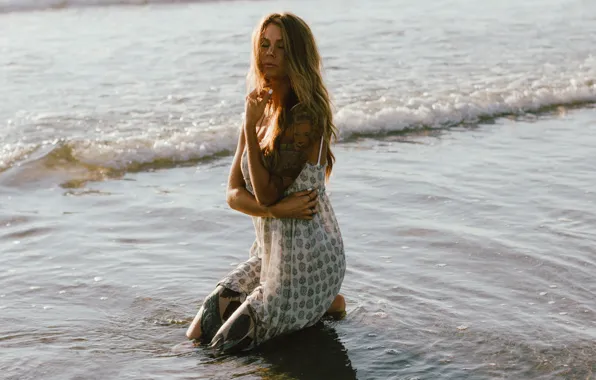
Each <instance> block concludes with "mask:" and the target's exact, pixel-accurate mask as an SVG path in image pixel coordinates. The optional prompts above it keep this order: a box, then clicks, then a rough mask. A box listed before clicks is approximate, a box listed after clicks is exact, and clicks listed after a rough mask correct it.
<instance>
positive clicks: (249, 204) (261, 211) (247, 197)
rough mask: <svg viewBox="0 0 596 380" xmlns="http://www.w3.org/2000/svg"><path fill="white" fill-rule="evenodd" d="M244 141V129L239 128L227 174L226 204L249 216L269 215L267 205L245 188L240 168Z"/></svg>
mask: <svg viewBox="0 0 596 380" xmlns="http://www.w3.org/2000/svg"><path fill="white" fill-rule="evenodd" d="M244 142H245V138H244V130H241V131H240V135H239V136H238V144H237V146H236V154H234V160H233V161H232V167H231V168H230V174H229V176H228V190H227V194H226V200H227V202H228V205H229V206H230V207H231V208H232V209H234V210H236V211H240V212H242V213H244V214H248V215H251V216H261V217H270V216H271V211H270V209H269V207H267V206H264V205H262V204H259V202H257V201H256V199H255V197H254V196H253V195H252V194H251V193H250V192H249V191H248V190H246V183H245V182H244V177H243V176H242V169H241V168H240V164H241V161H242V153H243V152H244V145H245V143H244Z"/></svg>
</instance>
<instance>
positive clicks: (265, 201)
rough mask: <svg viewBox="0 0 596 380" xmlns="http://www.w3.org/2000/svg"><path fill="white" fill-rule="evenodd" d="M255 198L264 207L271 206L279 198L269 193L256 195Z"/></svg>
mask: <svg viewBox="0 0 596 380" xmlns="http://www.w3.org/2000/svg"><path fill="white" fill-rule="evenodd" d="M255 198H256V200H257V203H258V204H259V205H260V206H262V207H269V206H272V205H273V204H274V203H275V202H276V201H277V199H276V198H275V197H272V196H268V195H262V196H259V195H255Z"/></svg>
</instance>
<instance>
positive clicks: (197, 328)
mask: <svg viewBox="0 0 596 380" xmlns="http://www.w3.org/2000/svg"><path fill="white" fill-rule="evenodd" d="M201 314H202V312H201V311H199V312H198V313H197V315H196V316H195V319H194V320H193V321H192V323H191V324H190V326H188V329H187V330H186V337H187V338H188V339H199V338H200V337H201V333H202V331H201Z"/></svg>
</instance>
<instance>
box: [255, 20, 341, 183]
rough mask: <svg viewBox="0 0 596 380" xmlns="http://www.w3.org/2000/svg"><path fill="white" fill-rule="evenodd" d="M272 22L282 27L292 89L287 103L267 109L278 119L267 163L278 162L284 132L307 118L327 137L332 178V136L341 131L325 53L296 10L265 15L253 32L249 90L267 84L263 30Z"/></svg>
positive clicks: (268, 138) (267, 143)
mask: <svg viewBox="0 0 596 380" xmlns="http://www.w3.org/2000/svg"><path fill="white" fill-rule="evenodd" d="M270 24H275V25H277V26H278V27H279V28H280V29H281V36H282V38H283V41H284V53H285V57H284V58H285V59H284V60H285V67H286V73H287V75H288V78H289V81H290V87H291V90H290V94H289V95H288V96H287V97H286V100H285V102H284V104H282V105H281V106H279V107H278V108H277V109H273V106H272V105H271V104H270V106H269V107H268V109H267V110H266V112H267V113H268V115H270V116H272V117H273V118H274V120H275V122H274V123H273V125H272V127H271V128H269V130H268V131H267V134H266V135H265V137H264V138H263V140H262V142H261V150H262V152H263V155H264V156H265V162H266V165H267V166H268V168H269V169H271V168H272V167H274V166H275V165H276V164H277V162H278V160H279V146H280V141H281V135H282V133H283V131H284V130H285V129H286V128H288V127H290V126H291V125H292V123H294V122H297V121H299V120H298V119H300V121H302V120H304V119H307V120H308V121H309V122H310V123H311V127H312V129H313V132H314V133H311V136H312V137H316V138H319V139H320V137H321V136H323V138H324V141H325V143H326V146H327V168H326V178H327V179H329V176H330V175H331V170H332V168H333V163H334V162H335V156H334V155H333V153H332V152H331V139H332V138H333V139H334V140H337V134H338V133H337V132H338V131H337V128H336V126H335V125H334V124H333V113H332V110H331V101H330V99H329V92H328V91H327V88H326V87H325V85H324V84H323V78H322V74H321V70H322V63H321V56H320V54H319V50H318V48H317V44H316V41H315V38H314V36H313V34H312V31H311V29H310V27H309V26H308V25H307V24H306V22H304V20H302V19H301V18H300V17H298V16H296V15H294V14H292V13H272V14H270V15H267V16H265V17H264V18H263V19H262V21H261V22H260V23H259V25H258V26H257V27H256V28H255V30H254V32H253V35H252V45H253V46H252V56H251V64H250V70H249V72H248V75H247V85H248V92H250V91H251V90H253V89H257V90H258V91H260V90H262V89H264V88H266V87H267V81H266V79H265V76H264V74H263V73H262V72H261V70H260V69H259V67H260V65H259V57H260V54H259V51H260V44H261V38H262V36H263V33H264V32H265V29H266V28H267V26H269V25H270ZM313 140H314V139H313ZM315 141H320V140H315Z"/></svg>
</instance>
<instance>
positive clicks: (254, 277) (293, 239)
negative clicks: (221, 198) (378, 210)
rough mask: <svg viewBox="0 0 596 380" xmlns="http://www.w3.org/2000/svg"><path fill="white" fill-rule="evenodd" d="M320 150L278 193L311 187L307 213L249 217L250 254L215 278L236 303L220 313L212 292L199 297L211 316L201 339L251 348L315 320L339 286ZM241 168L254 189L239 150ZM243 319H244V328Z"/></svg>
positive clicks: (338, 251)
mask: <svg viewBox="0 0 596 380" xmlns="http://www.w3.org/2000/svg"><path fill="white" fill-rule="evenodd" d="M321 151H322V141H321V148H320V149H319V158H318V161H317V164H316V165H315V164H311V163H309V162H306V164H305V165H304V167H303V169H302V171H301V172H300V174H299V175H298V177H297V178H296V180H295V181H294V183H293V184H292V185H290V187H289V188H288V189H287V190H286V191H285V193H284V196H285V195H289V194H291V193H295V192H298V191H302V190H307V189H317V190H318V205H317V213H316V214H314V217H313V218H312V219H311V220H301V219H275V218H263V217H252V219H253V224H254V228H255V233H256V239H255V241H254V243H253V245H252V247H251V248H250V254H249V259H248V260H247V261H246V262H244V263H242V264H240V265H239V266H238V267H236V268H235V269H234V270H232V271H231V272H230V273H228V275H226V276H225V277H224V278H223V279H222V280H221V281H219V283H218V286H219V287H218V289H220V290H221V291H220V292H219V296H220V297H222V294H223V293H225V292H228V293H229V294H228V297H229V296H230V294H231V295H232V296H233V297H232V298H234V301H235V302H236V304H237V306H238V307H237V309H236V310H235V311H234V312H233V313H232V314H231V315H224V320H221V321H220V318H219V309H218V308H217V306H216V304H219V301H218V299H217V297H216V298H215V299H214V301H212V302H210V303H209V302H208V301H209V299H207V300H206V302H205V303H204V304H203V306H202V308H204V309H205V310H203V315H204V318H205V319H206V320H211V321H212V322H213V323H212V326H211V327H209V326H207V328H203V333H204V334H205V333H209V332H210V334H205V335H206V336H205V338H206V339H210V338H211V337H213V339H212V340H211V346H212V347H216V348H218V349H220V350H222V351H231V350H235V349H250V348H253V347H255V346H257V345H259V344H261V343H263V342H264V341H266V340H269V339H271V338H274V337H276V336H279V335H281V334H285V333H289V332H292V331H296V330H299V329H302V328H305V327H308V326H311V325H313V324H315V323H316V322H317V321H319V320H320V318H321V317H322V316H323V315H324V314H325V312H326V311H327V310H328V308H329V307H330V306H331V303H332V302H333V300H334V299H335V296H336V295H337V294H338V293H339V291H340V287H341V285H342V282H343V278H344V274H345V269H346V262H345V256H344V245H343V240H342V236H341V232H340V229H339V225H338V223H337V220H336V218H335V213H334V211H333V208H332V207H331V203H330V201H329V197H328V195H327V193H326V191H325V168H326V165H321V164H320V162H321ZM241 168H242V174H243V176H244V179H245V182H246V188H247V190H248V191H249V192H251V193H254V191H253V187H252V184H251V180H250V174H249V170H248V160H247V158H246V151H245V152H244V154H243V156H242V164H241ZM222 292H223V293H222ZM216 293H217V292H214V293H212V296H213V295H214V294H216ZM225 296H226V295H225V294H224V295H223V297H225ZM210 304H211V305H212V306H213V307H211V312H210V311H209V310H208V309H209V305H210ZM209 313H210V315H209ZM215 313H217V315H214V314H215ZM242 319H244V325H245V328H244V329H238V328H235V325H236V326H239V325H241V324H242V323H241V322H242ZM218 322H219V323H218ZM221 324H223V326H222V325H221ZM248 325H250V326H251V327H250V331H249V332H248V333H247V329H248V327H246V326H248ZM209 330H210V331H209ZM215 330H217V331H215Z"/></svg>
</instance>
